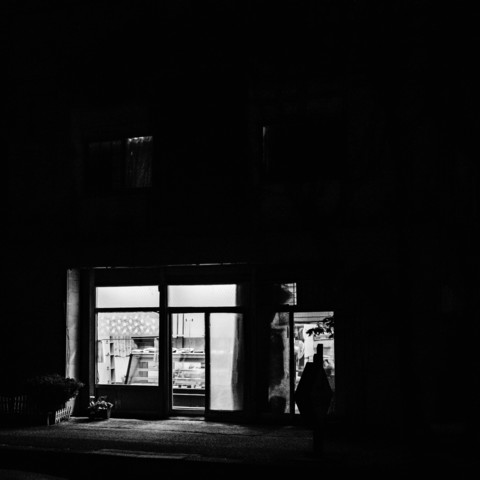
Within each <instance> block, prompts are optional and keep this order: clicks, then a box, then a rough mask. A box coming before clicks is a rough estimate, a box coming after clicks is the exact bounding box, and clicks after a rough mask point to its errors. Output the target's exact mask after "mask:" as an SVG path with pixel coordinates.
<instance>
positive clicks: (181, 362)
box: [167, 284, 244, 415]
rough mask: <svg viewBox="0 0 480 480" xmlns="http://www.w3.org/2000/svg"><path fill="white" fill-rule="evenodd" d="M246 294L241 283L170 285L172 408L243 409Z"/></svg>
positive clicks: (203, 411)
mask: <svg viewBox="0 0 480 480" xmlns="http://www.w3.org/2000/svg"><path fill="white" fill-rule="evenodd" d="M241 296H242V292H241V291H239V286H238V285H235V284H221V285H170V286H168V306H167V309H168V315H169V327H170V332H171V334H170V342H171V357H170V366H171V368H170V378H171V383H170V385H171V402H170V405H171V410H172V412H174V413H175V412H176V413H180V412H182V413H183V412H193V413H197V414H200V415H201V414H208V413H209V412H212V411H215V412H225V411H230V412H232V411H239V410H242V409H243V405H244V399H243V394H244V366H243V364H244V344H243V313H242V312H241V308H240V307H239V305H238V303H239V298H241Z"/></svg>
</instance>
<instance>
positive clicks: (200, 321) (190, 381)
mask: <svg viewBox="0 0 480 480" xmlns="http://www.w3.org/2000/svg"><path fill="white" fill-rule="evenodd" d="M170 324H171V332H172V343H171V346H172V357H171V367H172V372H171V374H172V409H173V410H179V409H180V410H194V411H200V412H201V411H204V409H205V370H206V369H205V313H198V312H190V313H184V312H182V313H171V314H170Z"/></svg>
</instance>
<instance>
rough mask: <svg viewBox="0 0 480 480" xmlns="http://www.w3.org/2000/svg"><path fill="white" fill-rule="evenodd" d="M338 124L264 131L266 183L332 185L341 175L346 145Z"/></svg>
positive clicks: (275, 127)
mask: <svg viewBox="0 0 480 480" xmlns="http://www.w3.org/2000/svg"><path fill="white" fill-rule="evenodd" d="M342 132H343V129H342V128H341V124H340V122H339V121H338V120H331V121H312V122H291V123H281V124H274V125H266V126H264V127H263V156H262V176H263V179H264V180H266V181H272V182H285V181H302V182H303V181H312V180H324V181H329V180H331V179H332V178H334V177H335V176H336V175H337V174H338V173H339V172H338V169H339V166H340V165H341V163H342V162H341V159H342V156H343V154H342V152H343V149H344V148H345V142H344V140H343V138H342V134H343V133H342Z"/></svg>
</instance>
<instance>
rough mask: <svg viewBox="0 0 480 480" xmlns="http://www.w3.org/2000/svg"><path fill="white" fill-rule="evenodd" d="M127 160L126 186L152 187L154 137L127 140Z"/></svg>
mask: <svg viewBox="0 0 480 480" xmlns="http://www.w3.org/2000/svg"><path fill="white" fill-rule="evenodd" d="M126 147H127V148H126V158H125V186H126V187H129V188H145V187H150V186H151V183H152V153H153V142H152V137H134V138H129V139H128V140H127V145H126Z"/></svg>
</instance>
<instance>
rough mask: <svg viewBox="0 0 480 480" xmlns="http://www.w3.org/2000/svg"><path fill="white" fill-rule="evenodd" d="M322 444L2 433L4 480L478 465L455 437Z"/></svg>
mask: <svg viewBox="0 0 480 480" xmlns="http://www.w3.org/2000/svg"><path fill="white" fill-rule="evenodd" d="M323 445H324V448H323V451H322V453H321V454H318V453H314V449H313V434H312V431H311V430H310V429H307V428H305V427H301V426H291V425H244V424H242V425H238V424H230V423H217V422H207V421H204V420H201V419H196V418H175V419H167V420H137V419H119V418H110V419H109V420H107V421H96V422H92V421H89V420H88V419H87V418H83V417H72V418H71V419H70V420H69V421H67V422H61V423H59V424H56V425H52V426H28V427H27V426H24V427H8V426H3V427H0V479H1V480H7V479H8V480H10V479H11V480H14V479H15V480H16V479H19V478H22V479H31V480H37V479H38V480H43V479H45V480H47V479H50V478H51V476H54V477H57V478H60V479H72V480H76V479H80V478H82V479H86V480H91V479H96V478H102V479H104V478H106V477H108V478H115V479H116V480H117V479H121V478H129V479H134V478H138V477H140V476H141V477H151V476H153V477H157V476H158V475H160V474H161V476H163V475H164V474H167V473H168V474H174V475H175V476H178V475H180V476H181V475H197V476H198V475H206V474H208V475H211V476H216V475H217V474H218V475H219V476H220V475H222V476H224V475H225V474H229V475H231V474H246V475H248V474H251V473H255V474H261V475H272V474H274V475H276V476H277V477H279V476H280V477H282V476H285V478H287V477H292V476H298V475H302V476H303V475H305V474H307V475H310V474H311V473H310V472H314V471H315V472H318V473H319V474H320V473H323V474H328V475H329V474H348V473H355V474H357V473H366V474H368V475H369V476H370V477H371V476H372V475H376V474H378V475H379V477H380V476H382V477H385V476H386V477H387V478H392V476H398V478H400V477H404V476H405V475H408V474H411V473H412V472H417V473H420V472H421V471H423V472H424V473H429V474H431V473H434V472H442V473H446V472H449V471H450V472H452V474H453V473H455V476H456V477H457V478H458V475H459V474H461V472H465V473H467V472H469V471H470V470H471V469H472V468H473V469H475V470H476V471H477V472H478V471H479V469H478V467H479V466H480V463H479V461H478V459H477V458H474V456H472V455H471V449H470V448H467V447H466V446H465V444H464V443H462V442H457V441H456V440H451V439H449V440H446V441H444V442H443V443H442V442H438V441H435V442H433V443H432V440H431V439H426V441H425V442H412V444H410V445H405V442H397V441H393V440H392V439H384V438H374V439H372V438H366V437H365V438H358V437H357V438H346V437H342V436H338V435H329V434H328V432H327V435H326V437H325V439H324V442H323ZM22 475H23V476H22Z"/></svg>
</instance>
